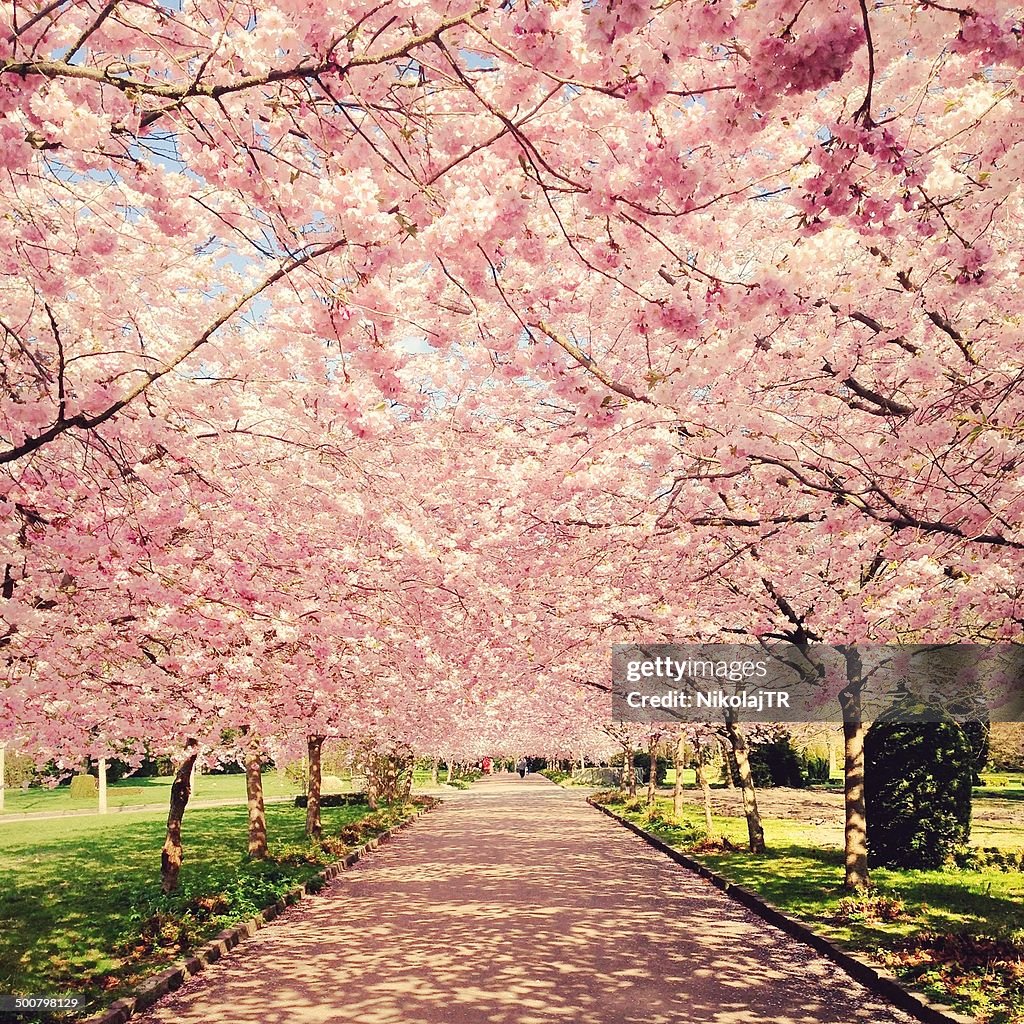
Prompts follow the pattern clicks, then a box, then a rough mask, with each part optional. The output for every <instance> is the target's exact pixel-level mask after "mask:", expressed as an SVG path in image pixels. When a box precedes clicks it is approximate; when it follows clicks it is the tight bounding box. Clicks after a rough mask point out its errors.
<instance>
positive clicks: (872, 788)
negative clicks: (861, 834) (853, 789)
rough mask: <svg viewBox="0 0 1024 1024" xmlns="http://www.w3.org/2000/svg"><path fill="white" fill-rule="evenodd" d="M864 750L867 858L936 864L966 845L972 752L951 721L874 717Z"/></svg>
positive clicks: (891, 862)
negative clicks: (916, 720)
mask: <svg viewBox="0 0 1024 1024" xmlns="http://www.w3.org/2000/svg"><path fill="white" fill-rule="evenodd" d="M864 756H865V762H866V787H865V788H866V793H867V817H868V853H869V857H870V860H871V863H872V864H875V865H881V866H884V867H894V868H938V867H941V866H942V864H943V863H944V862H946V861H947V860H950V859H951V858H952V856H953V853H954V852H955V851H956V850H958V849H959V848H961V847H963V846H965V845H966V843H967V840H968V837H969V835H970V827H971V783H972V781H973V776H974V758H973V755H972V751H971V746H970V744H969V743H968V741H967V738H966V737H965V736H964V733H963V731H962V730H961V728H960V727H959V726H958V725H957V724H956V723H955V722H895V721H878V722H875V724H874V725H873V726H871V728H870V729H869V730H868V733H867V737H866V738H865V742H864Z"/></svg>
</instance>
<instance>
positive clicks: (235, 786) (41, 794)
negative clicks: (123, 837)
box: [0, 771, 298, 818]
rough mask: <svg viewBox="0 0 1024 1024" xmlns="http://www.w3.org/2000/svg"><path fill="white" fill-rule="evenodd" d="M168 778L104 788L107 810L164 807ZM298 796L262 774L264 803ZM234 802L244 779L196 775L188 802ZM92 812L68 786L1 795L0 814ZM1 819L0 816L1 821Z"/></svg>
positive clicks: (241, 798)
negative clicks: (2, 798)
mask: <svg viewBox="0 0 1024 1024" xmlns="http://www.w3.org/2000/svg"><path fill="white" fill-rule="evenodd" d="M173 781H174V779H173V778H172V777H171V776H169V775H168V776H150V777H147V778H141V779H137V778H133V777H131V776H129V777H128V778H126V779H121V780H120V781H118V782H112V783H110V784H109V785H108V786H107V804H108V805H109V806H110V807H131V806H136V805H139V804H160V805H161V806H164V807H166V806H167V804H168V803H169V802H170V796H171V783H172V782H173ZM297 792H298V787H297V786H296V784H295V783H294V782H292V781H290V780H288V779H286V778H285V776H284V772H278V771H270V772H264V774H263V796H264V798H265V799H267V800H271V799H276V798H277V797H294V796H295V794H296V793H297ZM204 800H237V801H238V802H239V803H245V775H200V776H199V778H198V779H197V780H196V786H195V790H194V791H193V793H192V801H198V802H202V801H204ZM95 809H96V797H91V798H90V799H88V800H81V799H76V800H72V799H71V787H70V786H57V787H56V788H55V789H47V788H46V787H45V786H36V787H33V788H32V789H8V790H7V791H6V792H5V794H4V811H3V814H4V815H6V814H13V813H16V812H52V813H54V814H57V813H60V812H61V811H91V810H95ZM2 817H3V815H0V818H2Z"/></svg>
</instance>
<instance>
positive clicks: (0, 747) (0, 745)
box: [0, 740, 7, 811]
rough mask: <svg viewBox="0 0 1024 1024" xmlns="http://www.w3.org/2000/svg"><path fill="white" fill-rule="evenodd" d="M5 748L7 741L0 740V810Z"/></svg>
mask: <svg viewBox="0 0 1024 1024" xmlns="http://www.w3.org/2000/svg"><path fill="white" fill-rule="evenodd" d="M6 749H7V741H6V740H3V741H0V811H3V809H4V789H5V788H6V787H5V785H4V779H5V773H6V766H5V764H4V751H5V750H6Z"/></svg>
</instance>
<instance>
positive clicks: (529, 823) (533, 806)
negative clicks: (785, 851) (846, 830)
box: [135, 776, 911, 1024]
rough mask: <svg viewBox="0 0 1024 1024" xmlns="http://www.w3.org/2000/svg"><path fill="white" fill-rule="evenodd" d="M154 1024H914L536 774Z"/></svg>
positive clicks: (450, 809) (258, 948) (436, 821)
mask: <svg viewBox="0 0 1024 1024" xmlns="http://www.w3.org/2000/svg"><path fill="white" fill-rule="evenodd" d="M135 1019H136V1020H137V1021H139V1022H140V1024H142V1022H145V1024H156V1022H158V1021H159V1022H164V1024H170V1022H175V1024H208V1022H219V1021H230V1022H232V1024H249V1022H252V1024H257V1022H258V1024H321V1022H339V1024H340V1022H346V1024H348V1022H352V1024H442V1022H443V1024H469V1022H472V1024H485V1022H486V1024H549V1022H552V1021H571V1022H580V1024H620V1022H621V1024H626V1022H630V1024H632V1022H636V1024H640V1022H644V1024H698V1022H700V1024H705V1022H715V1024H759V1022H760V1024H767V1022H773V1024H840V1022H845V1024H854V1022H860V1021H865V1022H867V1021H873V1022H879V1024H891V1022H895V1021H898V1022H901V1024H903V1022H908V1021H910V1020H911V1018H909V1017H908V1016H906V1015H905V1014H903V1013H902V1012H901V1011H899V1010H896V1009H894V1008H892V1007H889V1006H888V1005H887V1004H885V1003H884V1002H881V1001H879V1000H878V999H877V998H875V997H873V996H871V995H870V994H869V993H868V992H867V991H866V990H865V989H863V988H862V987H861V986H859V985H858V984H857V983H855V982H854V981H852V980H851V979H850V978H849V977H848V976H847V975H845V974H844V973H842V972H841V971H840V970H839V969H838V968H837V967H835V966H834V965H833V964H832V963H831V962H829V961H828V960H825V959H824V958H823V957H821V956H819V955H818V954H816V953H815V952H814V951H812V950H811V949H809V948H808V947H806V946H803V945H801V944H800V943H798V942H796V941H795V940H794V939H791V938H790V937H788V936H787V935H785V934H784V933H782V932H780V931H778V930H776V929H774V928H772V927H771V926H769V925H767V924H766V923H765V922H763V921H762V920H761V919H760V918H757V917H755V916H753V915H752V914H750V913H749V912H748V911H746V910H745V909H744V908H742V907H740V906H739V905H738V904H735V903H733V902H732V901H731V900H729V899H728V898H727V897H726V896H724V895H723V894H722V893H720V892H719V891H718V890H717V889H715V888H714V887H713V886H711V885H710V884H709V883H707V882H705V881H704V880H703V879H700V878H698V877H697V876H695V875H691V874H690V873H688V872H686V871H684V870H682V869H681V868H679V867H678V866H676V865H675V864H673V863H672V862H671V861H670V860H668V859H667V858H666V857H663V856H662V855H661V854H659V853H657V852H656V851H654V850H652V849H651V848H650V847H648V846H647V845H646V844H645V843H644V842H643V841H642V840H640V839H639V838H637V837H636V836H634V835H632V834H630V833H628V832H626V831H625V830H624V829H622V828H621V827H619V826H618V825H616V824H615V823H614V822H612V821H610V820H609V819H608V818H606V817H605V816H604V815H602V814H600V813H599V812H597V811H596V810H594V809H593V808H591V807H589V806H588V805H587V804H585V803H584V802H583V801H582V799H581V798H580V796H579V795H578V794H574V793H572V792H568V791H566V790H562V789H559V788H558V787H556V786H554V785H552V784H550V783H549V782H548V781H547V780H546V779H543V778H539V777H532V778H527V779H526V780H525V781H520V780H519V779H518V778H517V777H515V776H512V777H508V776H498V777H496V778H494V779H487V780H484V781H483V782H480V783H478V784H477V785H475V786H474V787H473V788H472V789H470V790H468V791H466V792H464V793H459V794H457V795H455V796H453V797H452V798H451V799H450V800H449V801H448V802H446V803H445V805H444V806H442V807H440V808H439V809H437V810H435V811H433V812H432V813H431V814H429V815H428V816H427V817H426V818H424V819H423V820H422V821H420V822H417V823H416V824H415V825H414V826H413V827H412V828H410V829H408V830H406V831H403V832H400V833H399V834H398V835H396V836H395V838H394V839H392V841H391V842H390V843H388V844H386V845H385V846H384V847H382V848H381V849H380V850H379V851H377V852H375V853H374V854H373V855H372V856H371V857H370V858H369V859H368V860H367V861H365V862H363V863H361V864H358V865H356V867H355V868H353V869H352V870H351V871H349V872H346V873H345V874H344V875H343V876H342V877H341V878H339V879H338V880H337V881H336V882H335V883H333V884H332V885H331V886H330V887H329V888H328V889H326V890H324V893H323V894H321V895H320V896H318V897H313V898H308V899H306V900H303V901H302V903H301V904H299V905H298V906H296V907H293V908H291V909H290V910H289V911H287V912H286V913H285V914H284V915H282V917H281V918H280V919H279V920H278V921H276V922H275V923H274V924H273V925H271V926H270V927H268V928H266V929H264V930H263V931H261V932H259V933H258V935H257V936H256V937H255V938H253V939H250V940H249V941H248V942H247V943H245V944H244V945H243V946H242V947H240V948H239V949H238V950H236V951H235V952H234V953H233V954H232V955H231V956H229V957H228V958H226V959H225V960H223V961H221V962H220V963H217V964H214V965H213V966H211V967H210V968H208V969H207V970H206V971H205V972H204V973H203V974H201V975H200V976H199V977H197V978H195V979H193V980H192V981H190V982H189V983H187V984H186V985H185V986H184V987H183V988H182V989H181V990H179V991H178V992H176V993H174V994H172V995H171V996H169V997H168V998H167V999H165V1000H163V1001H162V1002H161V1003H159V1004H158V1005H157V1006H155V1007H153V1008H152V1009H151V1010H150V1011H148V1012H147V1013H145V1014H142V1015H140V1016H139V1017H138V1018H135Z"/></svg>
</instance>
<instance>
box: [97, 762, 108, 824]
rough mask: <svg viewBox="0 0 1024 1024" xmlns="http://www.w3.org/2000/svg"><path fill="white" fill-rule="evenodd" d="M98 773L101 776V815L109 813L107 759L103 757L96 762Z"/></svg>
mask: <svg viewBox="0 0 1024 1024" xmlns="http://www.w3.org/2000/svg"><path fill="white" fill-rule="evenodd" d="M96 773H97V775H98V776H99V800H100V808H99V810H100V814H106V813H107V759H106V758H105V757H101V758H100V759H99V760H98V761H97V762H96Z"/></svg>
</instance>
